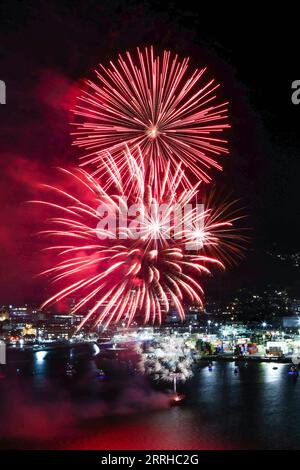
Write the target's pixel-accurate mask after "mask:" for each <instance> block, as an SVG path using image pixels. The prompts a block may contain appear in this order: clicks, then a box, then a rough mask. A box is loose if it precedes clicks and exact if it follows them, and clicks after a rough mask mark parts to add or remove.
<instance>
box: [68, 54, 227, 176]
mask: <svg viewBox="0 0 300 470" xmlns="http://www.w3.org/2000/svg"><path fill="white" fill-rule="evenodd" d="M188 62H189V59H187V58H186V59H184V60H182V61H180V60H179V59H178V56H177V55H175V56H173V57H172V55H171V53H170V52H168V51H164V53H163V54H162V56H156V55H155V54H154V51H153V48H152V47H151V48H150V49H147V48H146V49H145V50H144V51H143V52H142V51H140V50H139V49H138V50H137V57H132V56H131V55H130V53H129V52H127V53H126V57H125V58H123V57H122V56H121V55H120V56H119V58H118V62H117V63H116V64H115V63H113V62H110V65H109V67H107V68H105V67H104V66H102V65H100V66H99V69H98V70H96V75H97V81H95V82H93V81H91V80H88V81H87V90H85V91H83V92H82V95H81V96H80V97H79V104H78V106H77V107H76V109H75V111H74V113H75V115H76V116H77V117H78V120H77V122H76V123H74V125H75V126H76V128H77V130H76V131H75V132H73V133H72V134H73V135H74V136H75V141H74V143H75V145H77V146H79V147H82V148H84V149H86V155H84V156H83V157H82V158H83V159H84V163H83V165H85V164H88V163H93V164H96V166H97V167H98V169H97V170H96V172H97V171H98V172H99V173H101V170H102V169H103V165H102V157H103V152H104V151H108V152H110V153H111V154H112V156H113V157H114V159H115V161H116V163H117V165H118V166H120V165H122V164H123V162H124V152H123V151H124V146H125V144H127V146H128V147H129V148H130V150H131V152H133V153H134V151H135V149H136V148H137V146H138V147H139V148H140V150H141V152H142V154H143V156H144V160H145V165H146V167H147V168H148V169H149V168H150V165H149V163H150V162H151V163H152V165H153V166H154V174H158V173H160V172H163V171H165V167H166V164H167V162H168V161H170V162H171V165H172V167H173V168H176V166H177V165H178V163H179V162H181V163H182V164H183V167H184V168H185V170H186V173H187V176H189V173H190V174H194V175H196V177H198V178H199V179H202V180H204V181H205V182H208V181H209V180H210V177H209V175H208V170H209V169H210V168H211V167H215V168H218V169H221V166H220V164H219V163H218V161H217V160H218V158H219V156H220V155H221V154H224V153H228V152H227V141H226V140H224V139H222V138H220V133H222V131H223V130H224V129H226V128H228V127H230V126H229V124H228V123H227V103H225V102H219V101H218V99H217V96H216V92H217V89H218V88H219V85H218V84H216V83H215V81H214V80H213V79H212V80H208V81H207V80H205V79H204V74H205V71H206V69H205V68H202V69H200V70H198V69H196V70H195V71H194V72H192V73H190V74H189V73H188ZM187 170H188V171H187ZM185 183H186V184H187V183H188V184H189V180H188V179H187V178H185Z"/></svg>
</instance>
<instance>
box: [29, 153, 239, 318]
mask: <svg viewBox="0 0 300 470" xmlns="http://www.w3.org/2000/svg"><path fill="white" fill-rule="evenodd" d="M124 159H125V160H126V167H125V168H124V170H123V171H120V168H119V167H118V166H117V165H116V164H115V162H114V159H113V158H112V157H111V156H110V155H109V154H108V153H107V154H106V157H105V159H104V163H105V165H106V172H107V175H109V178H107V177H106V178H105V182H104V183H103V184H101V182H100V180H99V179H96V178H95V177H93V176H91V175H90V174H89V173H87V172H86V171H84V170H83V169H77V170H75V171H74V172H70V171H68V170H63V171H64V172H65V173H66V174H67V175H68V177H70V179H71V180H73V181H74V182H75V183H76V185H77V189H76V191H74V192H72V191H68V192H67V191H65V190H64V189H62V188H59V187H52V186H46V188H47V189H48V190H50V191H51V194H52V198H51V200H50V201H36V202H39V203H41V204H46V205H47V206H49V207H50V208H51V209H53V210H55V211H56V212H58V216H57V217H54V218H52V219H51V221H50V222H51V228H50V229H49V230H45V231H43V232H42V233H43V234H44V235H46V236H47V237H50V239H51V242H52V243H53V241H54V240H55V243H54V244H53V245H52V246H50V247H49V248H48V250H53V251H55V252H56V256H58V257H59V259H61V261H59V262H57V264H56V265H55V266H54V267H52V268H51V269H48V270H46V271H45V272H44V273H43V274H46V275H49V276H51V277H52V279H53V282H54V283H55V284H61V283H64V284H65V286H64V287H63V289H60V290H59V289H58V290H57V292H56V293H55V294H54V295H53V296H52V297H51V298H49V299H48V300H47V301H46V302H45V303H44V305H43V307H44V306H46V305H49V304H51V303H55V302H59V301H60V300H62V299H64V298H66V297H70V296H76V295H80V296H81V299H80V300H79V301H78V302H77V304H76V305H75V307H74V308H73V310H72V312H73V313H75V312H76V311H78V310H80V309H83V308H87V307H88V308H89V311H88V314H87V315H86V317H85V318H84V320H83V322H82V323H81V325H80V327H81V326H83V325H84V324H85V323H86V322H87V321H88V320H89V319H91V318H95V323H96V324H99V323H101V324H104V325H109V324H110V323H111V322H112V321H113V322H119V321H120V320H121V319H123V320H125V321H126V322H127V324H130V323H131V322H132V321H133V320H134V318H135V317H136V316H143V318H144V321H145V323H147V322H153V323H154V322H161V320H162V317H163V315H164V314H165V313H166V312H168V311H169V309H170V308H171V307H172V308H175V309H176V310H177V311H178V313H179V315H180V317H181V318H182V319H183V318H184V303H190V304H197V305H200V306H201V305H202V297H203V290H202V287H201V285H200V283H199V277H201V276H202V275H203V274H204V273H206V274H210V269H209V267H208V266H209V265H215V266H218V267H221V268H224V264H223V261H222V259H219V257H218V256H213V253H214V252H216V253H218V254H220V253H221V252H220V251H218V250H216V247H218V249H219V250H221V246H222V243H223V242H224V243H225V245H224V246H225V247H226V252H227V248H228V246H229V245H228V246H226V243H227V244H228V243H229V244H230V243H232V244H233V245H234V249H235V250H236V251H238V237H237V235H236V234H234V228H233V227H232V225H233V222H234V221H235V219H236V215H235V216H234V217H233V218H232V219H230V218H228V219H225V220H224V219H223V218H222V212H221V214H219V215H218V211H215V210H214V209H212V208H208V209H206V210H204V211H200V212H198V211H197V210H196V208H195V207H194V206H193V205H190V203H192V202H193V201H194V199H195V197H196V196H197V191H198V186H199V184H196V185H195V186H194V187H192V188H186V189H183V190H182V189H180V188H181V186H182V185H181V183H182V180H183V178H184V172H183V170H182V169H181V166H180V165H178V166H177V167H176V170H175V172H174V173H173V172H171V170H170V166H169V165H167V166H166V168H165V170H166V171H165V173H164V175H161V180H160V185H159V186H158V187H154V189H153V188H152V187H151V186H150V185H149V184H145V180H146V179H145V171H146V170H145V167H144V164H143V159H142V157H140V159H137V158H135V157H133V155H132V154H131V153H130V152H129V151H127V152H125V154H124ZM128 169H129V170H128ZM167 180H168V181H169V183H168V184H167V183H166V181H167ZM107 187H109V190H107ZM83 194H84V195H85V196H84V197H83ZM53 196H55V197H53ZM57 199H59V200H60V201H61V202H59V203H57V202H56V201H57ZM186 207H188V210H185V211H181V212H180V216H178V208H180V209H186ZM132 208H133V209H134V210H133V211H132ZM104 214H106V215H104ZM125 215H126V216H127V219H126V218H125ZM137 215H138V216H137ZM116 220H117V221H118V226H117V227H116V230H114V228H115V225H114V223H115V221H116ZM111 222H112V223H111ZM228 231H229V232H228ZM228 233H229V235H228ZM234 237H236V240H235V238H234ZM56 241H57V242H56ZM200 241H201V243H200ZM191 242H192V243H193V244H195V242H196V246H193V247H192V249H190V247H189V245H188V244H189V243H191ZM208 252H209V253H208Z"/></svg>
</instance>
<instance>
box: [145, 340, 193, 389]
mask: <svg viewBox="0 0 300 470" xmlns="http://www.w3.org/2000/svg"><path fill="white" fill-rule="evenodd" d="M139 353H140V355H141V361H140V369H141V371H142V372H143V373H145V374H147V375H149V376H150V377H153V378H154V380H157V381H160V380H162V381H164V382H173V383H174V391H175V392H176V383H177V382H186V380H188V379H189V378H191V377H192V375H193V372H192V365H193V359H192V355H191V349H190V348H189V347H188V345H187V343H186V341H185V339H184V338H182V337H181V336H177V335H175V334H173V335H168V336H161V337H160V338H159V339H157V340H156V341H155V342H154V343H153V344H152V345H151V346H149V347H148V348H147V349H146V350H143V349H142V348H139Z"/></svg>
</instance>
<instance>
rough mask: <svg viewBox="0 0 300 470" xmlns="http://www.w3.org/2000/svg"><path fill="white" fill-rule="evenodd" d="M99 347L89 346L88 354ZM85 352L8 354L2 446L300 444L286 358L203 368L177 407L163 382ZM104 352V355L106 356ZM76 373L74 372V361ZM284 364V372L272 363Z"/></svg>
mask: <svg viewBox="0 0 300 470" xmlns="http://www.w3.org/2000/svg"><path fill="white" fill-rule="evenodd" d="M90 352H91V351H90ZM90 352H89V353H88V354H86V351H85V350H84V349H82V350H80V349H78V348H77V349H73V350H68V349H66V350H63V349H62V350H58V351H48V352H45V351H39V352H36V353H31V352H18V351H11V352H9V353H8V365H7V366H5V368H4V369H2V373H4V375H5V377H4V378H1V380H0V420H1V431H0V448H19V449H24V448H28V449H34V448H37V449H38V448H46V449H57V448H59V449H147V450H148V449H157V450H159V449H194V450H196V449H241V448H242V449H256V448H258V449H299V448H300V400H299V398H300V382H299V380H297V379H295V378H294V377H291V376H289V375H288V368H289V365H288V364H273V363H253V364H252V363H249V365H248V367H245V365H244V364H242V365H240V366H238V367H237V370H238V372H237V373H236V372H235V365H234V364H233V363H230V362H226V363H225V362H223V363H214V365H213V370H212V371H211V372H210V371H209V370H208V367H207V364H201V365H199V366H197V367H196V369H195V375H194V378H193V379H192V380H191V381H190V382H189V383H187V384H186V385H185V386H184V387H182V390H183V391H184V392H185V393H186V395H187V398H186V400H185V402H184V403H183V404H182V405H180V406H177V407H170V406H169V403H168V399H167V396H166V394H165V393H164V390H163V389H162V387H161V388H160V389H158V388H157V387H154V386H153V384H152V385H151V384H149V383H148V382H147V381H146V380H145V379H143V378H142V377H140V378H136V377H134V376H128V375H127V374H125V373H124V372H122V370H120V371H119V370H118V371H116V370H114V371H113V368H112V366H111V365H110V364H104V369H105V370H106V371H107V374H106V375H107V377H106V378H102V377H100V376H99V374H98V373H97V370H98V367H99V365H100V366H101V359H100V360H99V356H97V357H91V354H90ZM100 357H101V355H100ZM67 362H72V363H74V366H75V369H76V374H75V375H74V376H73V377H68V376H67V375H66V369H65V367H66V363H67ZM274 367H277V369H274Z"/></svg>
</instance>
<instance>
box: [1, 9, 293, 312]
mask: <svg viewBox="0 0 300 470" xmlns="http://www.w3.org/2000/svg"><path fill="white" fill-rule="evenodd" d="M194 3H195V4H194V5H193V3H192V2H190V3H189V2H188V1H184V2H180V3H179V2H178V3H176V2H174V1H173V2H168V1H164V2H161V1H148V2H138V1H130V0H126V1H117V0H111V1H90V0H86V1H81V2H77V1H70V2H67V1H52V2H45V1H26V2H17V1H14V0H10V1H0V25H1V26H0V79H1V80H4V81H5V82H6V86H7V104H6V105H1V106H0V126H1V127H0V129H1V139H0V142H1V146H0V153H1V160H0V168H1V179H2V181H1V185H0V200H1V206H0V207H1V222H2V228H1V231H0V243H1V251H0V257H1V270H0V304H1V303H18V302H23V301H30V302H38V301H40V300H41V299H42V298H44V296H46V294H47V283H46V281H45V280H41V279H39V278H35V277H34V276H35V275H36V274H37V273H38V272H40V271H41V268H42V267H43V265H44V263H45V262H46V261H45V257H44V255H41V253H40V249H41V242H40V241H39V239H38V238H37V236H36V235H35V233H36V232H37V231H38V230H40V229H41V225H42V223H43V222H44V220H43V212H42V211H36V210H33V208H32V206H30V205H28V204H26V202H25V201H28V200H30V199H33V198H36V197H37V195H38V193H39V189H38V187H37V183H38V182H49V181H53V179H54V178H55V172H54V167H55V166H57V165H61V166H69V165H74V164H76V163H77V162H78V160H77V156H78V152H77V150H76V149H75V148H71V146H70V143H71V139H70V137H69V131H70V128H69V124H68V123H69V121H70V120H71V116H70V113H69V109H70V108H71V107H72V106H73V104H74V100H75V97H76V95H77V93H78V90H79V87H80V86H81V85H82V79H83V78H84V77H89V78H90V77H93V72H92V70H93V68H95V66H97V64H98V63H99V62H101V63H103V64H105V63H107V61H108V60H109V59H112V60H113V59H115V58H116V56H117V54H118V53H119V52H125V51H126V50H131V51H133V50H134V49H135V48H136V47H137V46H145V45H154V46H155V48H156V50H157V51H161V50H163V49H166V48H169V49H171V50H173V51H175V52H177V53H178V54H179V55H180V57H185V56H189V57H190V58H191V64H192V66H195V67H199V66H203V65H206V66H208V69H209V74H210V75H211V76H212V77H214V78H216V80H217V81H218V82H220V83H221V84H222V97H223V98H224V99H226V100H229V101H230V122H231V124H232V129H231V130H230V131H229V132H228V138H229V142H230V156H225V157H223V158H222V164H223V167H224V171H223V172H222V173H217V172H215V173H214V178H215V181H216V183H217V184H218V185H219V186H221V187H222V188H223V189H224V190H225V191H226V192H228V193H230V194H231V195H232V196H233V197H234V198H239V199H240V200H241V205H242V206H243V207H245V211H246V212H247V214H249V217H248V222H247V223H248V226H249V227H251V242H250V245H249V249H248V254H247V255H246V258H245V260H244V261H242V263H241V264H240V265H239V266H237V267H235V268H234V269H232V271H231V273H229V275H228V276H227V277H226V281H224V279H225V278H224V279H223V280H222V285H223V286H225V288H226V289H227V288H228V289H235V288H237V287H239V285H240V284H243V283H245V282H249V283H252V284H253V283H255V282H256V280H262V279H266V281H267V279H268V278H270V279H272V275H273V274H274V270H273V267H272V266H271V265H270V263H269V261H268V260H267V259H266V257H264V253H265V252H266V251H267V250H269V249H271V248H272V247H273V245H274V244H276V246H277V248H278V249H280V250H282V251H297V250H298V251H300V250H299V249H300V247H299V235H300V227H299V223H298V220H299V216H300V214H299V170H300V159H299V155H300V136H299V128H300V126H299V124H300V105H298V106H295V105H293V104H292V102H291V83H292V81H294V80H297V79H300V68H299V50H298V43H299V33H298V30H299V23H300V19H299V18H300V16H299V11H296V9H295V7H293V9H292V10H290V11H288V9H286V11H282V7H281V9H280V10H278V11H276V7H275V6H272V7H268V11H267V12H266V13H265V14H264V13H263V11H261V10H260V8H261V2H257V3H256V4H255V2H251V3H249V5H247V4H245V3H243V5H242V6H241V7H237V6H236V5H235V2H232V4H233V5H234V6H233V7H232V8H230V9H228V7H227V6H226V7H222V9H220V7H219V6H217V4H215V3H213V4H212V7H211V9H210V8H209V7H207V5H206V4H205V3H204V2H202V1H198V2H194ZM215 288H216V291H217V290H218V285H216V284H215Z"/></svg>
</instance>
